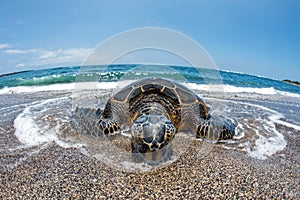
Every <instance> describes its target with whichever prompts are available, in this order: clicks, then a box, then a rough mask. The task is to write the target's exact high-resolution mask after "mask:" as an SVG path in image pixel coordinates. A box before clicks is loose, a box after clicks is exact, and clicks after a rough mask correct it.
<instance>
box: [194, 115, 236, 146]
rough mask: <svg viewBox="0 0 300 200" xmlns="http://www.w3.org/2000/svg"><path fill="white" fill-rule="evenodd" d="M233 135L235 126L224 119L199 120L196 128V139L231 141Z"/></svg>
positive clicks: (213, 117)
mask: <svg viewBox="0 0 300 200" xmlns="http://www.w3.org/2000/svg"><path fill="white" fill-rule="evenodd" d="M234 135H235V125H234V124H233V123H232V122H231V121H230V120H229V119H226V118H221V117H216V116H212V117H210V118H209V119H206V120H205V119H201V120H200V122H199V125H198V127H197V132H196V137H197V138H204V139H208V140H213V141H218V140H227V139H232V138H233V136H234Z"/></svg>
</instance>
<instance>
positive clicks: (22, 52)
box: [0, 0, 300, 81]
mask: <svg viewBox="0 0 300 200" xmlns="http://www.w3.org/2000/svg"><path fill="white" fill-rule="evenodd" d="M140 27H161V28H169V29H174V30H176V31H179V32H182V33H184V34H186V35H188V36H190V37H191V38H193V39H194V40H196V41H197V42H198V43H199V44H200V45H202V46H203V47H204V48H205V49H206V51H207V52H208V53H209V54H210V56H211V57H212V58H213V60H214V61H215V63H216V65H217V66H218V68H219V69H223V70H230V71H237V72H245V73H250V74H255V75H262V76H266V77H270V78H277V79H285V78H289V79H293V80H298V81H299V80H300V73H299V71H300V2H299V1H297V0H294V1H293V0H285V1H280V0H277V1H276V0H272V1H271V0H270V1H267V0H262V1H258V0H254V1H241V0H226V1H225V0H219V1H217V0H210V1H208V0H207V1H196V0H194V1H192V0H187V1H183V0H182V1H179V0H164V1H158V0H157V1H155V0H154V1H143V0H132V1H126V0H123V1H122V0H119V1H116V0H111V1H99V0H98V1H96V0H93V1H92V0H64V1H59V0H51V1H50V0H49V1H39V0H26V1H23V0H2V1H1V2H0V74H3V73H8V72H13V71H21V70H27V69H40V68H46V67H54V66H67V65H78V64H81V63H82V61H83V60H84V59H85V57H86V55H87V54H88V53H89V52H90V51H91V50H92V49H93V48H94V47H96V46H97V45H98V44H99V43H100V42H102V41H104V40H105V39H107V38H108V37H110V36H112V35H115V34H118V33H119V32H122V31H126V30H129V29H133V28H140Z"/></svg>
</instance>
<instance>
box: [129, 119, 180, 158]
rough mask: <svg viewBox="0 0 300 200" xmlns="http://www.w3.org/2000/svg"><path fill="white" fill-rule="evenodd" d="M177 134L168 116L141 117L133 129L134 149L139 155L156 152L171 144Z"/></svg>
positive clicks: (135, 122)
mask: <svg viewBox="0 0 300 200" xmlns="http://www.w3.org/2000/svg"><path fill="white" fill-rule="evenodd" d="M175 133H176V128H175V127H174V125H173V124H172V122H171V121H170V120H169V119H168V118H167V117H166V116H163V115H156V114H143V115H140V116H139V117H138V118H136V120H135V121H134V122H133V125H132V127H131V135H132V140H133V149H134V150H135V151H136V152H138V153H149V152H156V151H158V150H160V149H162V148H163V147H165V146H166V145H167V144H168V143H170V141H171V140H172V139H173V138H174V135H175ZM159 159H160V158H159Z"/></svg>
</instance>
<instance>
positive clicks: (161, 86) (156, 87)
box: [111, 78, 208, 117]
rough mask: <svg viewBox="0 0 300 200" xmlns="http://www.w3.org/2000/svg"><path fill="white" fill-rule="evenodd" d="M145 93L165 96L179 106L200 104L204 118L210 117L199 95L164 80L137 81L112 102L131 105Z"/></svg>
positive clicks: (180, 85)
mask: <svg viewBox="0 0 300 200" xmlns="http://www.w3.org/2000/svg"><path fill="white" fill-rule="evenodd" d="M145 92H156V93H160V94H163V95H164V96H165V97H166V98H167V99H168V100H170V101H171V102H172V103H174V104H177V105H178V106H189V105H195V104H198V105H199V106H200V110H202V111H203V113H202V114H203V115H204V116H203V117H207V116H208V108H207V106H206V105H205V103H204V102H203V101H202V99H201V98H200V97H199V96H198V95H197V94H195V93H194V92H193V91H192V90H190V89H188V88H187V87H185V86H183V85H182V84H179V83H175V82H172V81H170V80H167V79H163V78H145V79H142V80H139V81H136V82H134V83H132V84H130V85H128V86H126V87H125V88H123V89H121V90H120V91H119V92H117V93H116V94H115V95H114V96H113V97H112V99H111V100H112V101H114V102H119V103H122V104H125V103H128V104H130V103H131V102H132V101H133V100H134V99H136V98H137V97H139V96H140V95H142V94H143V93H145Z"/></svg>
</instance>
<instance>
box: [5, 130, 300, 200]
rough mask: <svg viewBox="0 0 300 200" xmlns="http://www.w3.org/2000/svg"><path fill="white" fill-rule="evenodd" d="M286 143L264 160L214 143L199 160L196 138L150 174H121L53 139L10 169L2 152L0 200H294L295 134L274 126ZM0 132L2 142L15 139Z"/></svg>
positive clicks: (298, 181)
mask: <svg viewBox="0 0 300 200" xmlns="http://www.w3.org/2000/svg"><path fill="white" fill-rule="evenodd" d="M278 128H279V130H281V131H284V132H285V137H286V139H287V141H288V144H287V147H286V148H285V149H284V150H283V151H281V152H278V153H277V154H276V155H273V156H272V157H270V158H269V159H267V160H257V159H254V158H251V157H249V156H247V155H245V153H244V152H238V151H231V150H224V149H223V148H220V146H219V145H215V146H214V148H213V150H212V151H211V152H210V153H209V154H208V155H207V156H205V157H204V158H203V157H202V156H199V155H200V154H201V152H200V151H199V148H197V147H198V146H199V143H201V141H195V142H193V144H192V145H191V146H190V147H189V148H188V150H187V151H186V152H185V153H184V154H183V155H182V156H181V157H180V158H179V159H178V160H177V161H176V162H174V163H172V164H170V165H167V166H165V167H163V168H158V169H155V170H153V171H150V172H126V171H122V170H118V169H115V168H112V167H110V166H108V165H106V164H104V163H102V162H99V161H97V160H96V159H93V158H90V157H87V156H85V155H83V154H81V153H80V152H79V151H78V149H74V148H67V149H65V148H62V147H59V146H58V145H56V144H55V143H52V144H50V145H49V146H48V147H47V148H45V149H43V150H41V151H39V152H38V153H37V154H35V155H31V156H28V157H27V158H26V159H25V160H24V161H22V163H21V164H19V165H17V166H15V167H13V168H12V169H9V168H3V167H5V165H6V164H8V163H16V160H18V159H19V158H20V157H22V151H21V150H20V152H19V153H17V152H15V153H13V154H12V153H9V152H2V153H1V160H0V161H1V165H2V166H1V171H0V176H1V186H0V197H1V199H49V198H51V199H101V198H103V199H104V198H105V199H106V198H108V199H119V198H130V199H157V198H162V199H199V198H203V199H245V198H246V199H297V198H299V195H300V193H299V191H300V173H299V169H300V166H299V165H300V162H299V160H300V159H299V155H300V154H299V153H300V152H299V145H300V143H299V137H298V136H299V132H295V130H293V129H289V128H286V127H283V126H281V125H278ZM13 133H14V130H13V128H12V129H10V130H9V132H3V131H1V135H0V137H1V145H5V144H6V145H8V144H10V143H12V142H15V143H18V141H16V138H15V137H14V136H13Z"/></svg>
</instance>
